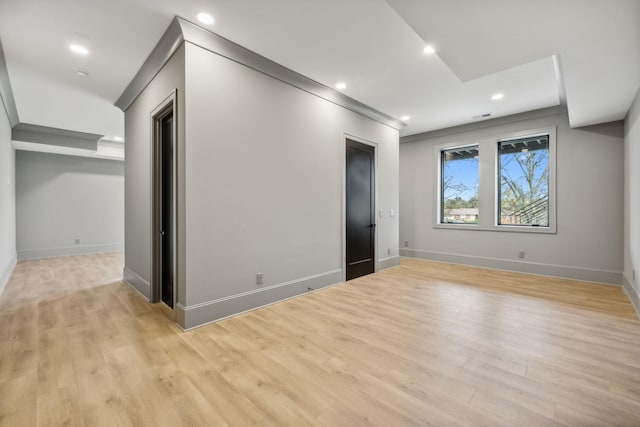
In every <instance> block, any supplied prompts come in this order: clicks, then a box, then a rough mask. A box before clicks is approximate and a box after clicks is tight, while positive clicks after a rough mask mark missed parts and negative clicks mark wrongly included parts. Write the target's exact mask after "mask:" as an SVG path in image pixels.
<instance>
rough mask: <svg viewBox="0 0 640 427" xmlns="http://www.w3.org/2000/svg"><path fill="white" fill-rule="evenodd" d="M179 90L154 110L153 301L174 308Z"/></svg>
mask: <svg viewBox="0 0 640 427" xmlns="http://www.w3.org/2000/svg"><path fill="white" fill-rule="evenodd" d="M175 100H176V97H175V93H174V94H173V95H171V96H170V97H169V98H167V99H166V100H165V101H163V103H162V104H160V106H158V107H157V108H156V109H155V110H154V112H153V113H152V117H153V145H152V146H153V167H152V168H153V179H152V186H153V189H152V195H153V197H152V198H153V200H152V252H151V259H152V266H151V267H152V269H151V271H152V273H151V282H152V284H151V289H152V292H151V302H159V301H162V302H163V303H165V304H166V305H167V306H169V307H170V308H172V309H173V307H174V305H175V300H176V291H175V288H176V167H175V165H176V139H177V138H176V120H175Z"/></svg>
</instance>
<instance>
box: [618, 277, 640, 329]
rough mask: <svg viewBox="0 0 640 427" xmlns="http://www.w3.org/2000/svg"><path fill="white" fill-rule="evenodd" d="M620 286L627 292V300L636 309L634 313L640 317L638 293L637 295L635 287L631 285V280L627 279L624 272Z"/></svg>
mask: <svg viewBox="0 0 640 427" xmlns="http://www.w3.org/2000/svg"><path fill="white" fill-rule="evenodd" d="M622 287H623V288H624V291H625V292H626V293H627V296H628V297H629V301H631V305H633V308H634V309H635V310H636V314H637V315H638V318H639V319H640V295H638V291H636V288H634V287H633V285H632V284H631V282H630V281H629V280H627V276H625V275H624V274H623V275H622Z"/></svg>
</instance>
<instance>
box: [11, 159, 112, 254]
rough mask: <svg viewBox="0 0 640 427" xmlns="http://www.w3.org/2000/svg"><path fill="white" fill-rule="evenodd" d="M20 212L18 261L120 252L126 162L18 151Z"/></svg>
mask: <svg viewBox="0 0 640 427" xmlns="http://www.w3.org/2000/svg"><path fill="white" fill-rule="evenodd" d="M16 214H17V236H16V237H17V241H16V245H17V250H18V258H19V259H33V258H46V257H52V256H64V255H75V254H81V253H96V252H111V251H120V250H122V249H123V239H124V165H123V163H122V162H119V161H113V160H99V159H91V158H85V157H75V156H64V155H59V154H47V153H38V152H31V151H17V152H16ZM76 239H79V243H76Z"/></svg>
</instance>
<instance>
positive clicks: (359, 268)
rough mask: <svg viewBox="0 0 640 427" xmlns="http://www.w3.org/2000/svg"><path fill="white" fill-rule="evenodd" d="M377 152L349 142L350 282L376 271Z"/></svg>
mask: <svg viewBox="0 0 640 427" xmlns="http://www.w3.org/2000/svg"><path fill="white" fill-rule="evenodd" d="M374 153H375V149H374V148H373V147H371V146H369V145H365V144H361V143H359V142H356V141H352V140H350V139H347V168H346V169H347V174H346V193H347V194H346V203H347V206H346V211H347V212H346V214H347V218H346V226H347V230H346V234H347V235H346V244H347V248H346V249H347V274H346V277H347V280H351V279H355V278H356V277H360V276H364V275H365V274H371V273H373V272H374V269H375V263H374V256H375V254H374V252H375V227H376V224H375V212H374V209H375V199H374V197H375V196H374V195H375V188H374V185H375V171H374V158H375V157H374Z"/></svg>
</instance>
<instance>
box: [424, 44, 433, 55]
mask: <svg viewBox="0 0 640 427" xmlns="http://www.w3.org/2000/svg"><path fill="white" fill-rule="evenodd" d="M422 51H423V52H424V53H425V54H427V55H431V54H434V53H436V49H435V48H434V47H433V46H431V45H430V44H428V45H426V46H425V47H424V49H423V50H422Z"/></svg>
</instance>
